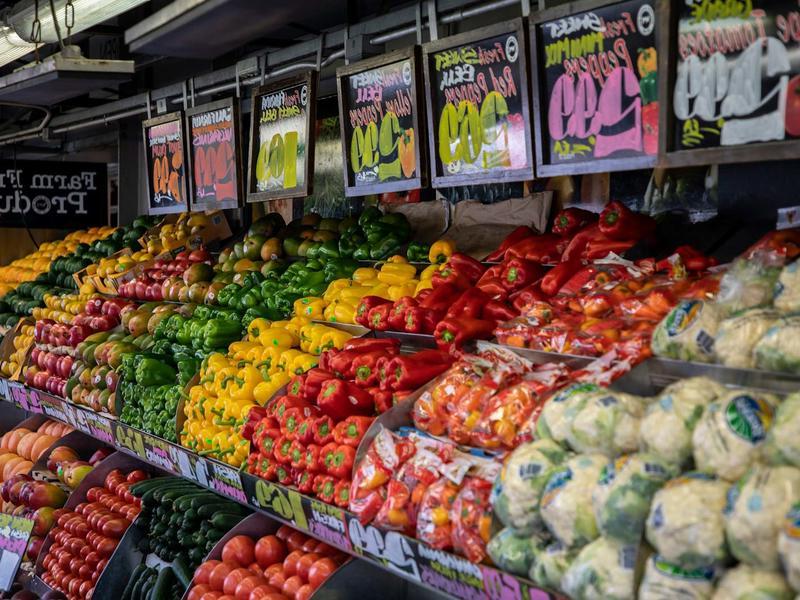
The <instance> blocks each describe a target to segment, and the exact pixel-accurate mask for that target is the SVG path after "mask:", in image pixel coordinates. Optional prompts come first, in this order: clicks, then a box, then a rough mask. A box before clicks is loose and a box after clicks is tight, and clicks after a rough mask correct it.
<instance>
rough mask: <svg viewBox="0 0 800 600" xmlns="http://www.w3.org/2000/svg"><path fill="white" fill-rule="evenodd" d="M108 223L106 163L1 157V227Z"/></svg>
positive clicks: (45, 227) (77, 226)
mask: <svg viewBox="0 0 800 600" xmlns="http://www.w3.org/2000/svg"><path fill="white" fill-rule="evenodd" d="M107 224H108V169H107V167H106V165H104V164H98V163H84V162H51V161H44V160H16V161H14V160H0V227H30V228H32V229H38V228H42V229H47V228H55V229H83V228H85V227H93V226H100V225H107Z"/></svg>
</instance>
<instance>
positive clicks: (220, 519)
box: [211, 513, 242, 531]
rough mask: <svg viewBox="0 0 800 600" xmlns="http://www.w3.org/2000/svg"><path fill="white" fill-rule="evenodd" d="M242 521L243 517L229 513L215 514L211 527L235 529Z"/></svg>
mask: <svg viewBox="0 0 800 600" xmlns="http://www.w3.org/2000/svg"><path fill="white" fill-rule="evenodd" d="M241 520H242V517H241V516H239V515H232V514H229V513H215V514H214V516H213V517H211V525H213V526H214V527H216V528H217V529H224V530H226V531H227V530H228V529H231V528H232V527H235V526H236V525H238V524H239V521H241Z"/></svg>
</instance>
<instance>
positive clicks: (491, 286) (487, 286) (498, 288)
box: [475, 277, 508, 300]
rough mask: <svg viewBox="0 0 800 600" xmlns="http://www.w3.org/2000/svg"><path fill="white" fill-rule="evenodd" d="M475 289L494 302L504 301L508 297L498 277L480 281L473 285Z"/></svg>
mask: <svg viewBox="0 0 800 600" xmlns="http://www.w3.org/2000/svg"><path fill="white" fill-rule="evenodd" d="M475 287H477V288H478V289H480V290H481V291H482V292H483V293H484V294H486V295H487V296H489V298H493V299H495V300H505V299H506V296H508V290H507V289H506V286H504V285H503V280H502V279H500V278H499V277H490V278H489V279H481V280H480V281H479V282H478V283H476V284H475Z"/></svg>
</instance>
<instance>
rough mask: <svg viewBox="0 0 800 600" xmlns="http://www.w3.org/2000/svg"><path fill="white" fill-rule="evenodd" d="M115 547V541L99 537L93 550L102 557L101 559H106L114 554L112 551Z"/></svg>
mask: <svg viewBox="0 0 800 600" xmlns="http://www.w3.org/2000/svg"><path fill="white" fill-rule="evenodd" d="M116 547H117V540H113V539H111V538H107V537H101V538H100V539H99V540H98V542H97V545H96V546H95V550H97V553H98V554H99V555H100V556H102V557H103V558H108V557H109V556H111V555H112V554H113V553H114V549H115V548H116Z"/></svg>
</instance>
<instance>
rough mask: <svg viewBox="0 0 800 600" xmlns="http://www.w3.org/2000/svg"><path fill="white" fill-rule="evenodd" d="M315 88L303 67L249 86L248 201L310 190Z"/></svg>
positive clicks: (314, 76) (313, 75) (310, 74)
mask: <svg viewBox="0 0 800 600" xmlns="http://www.w3.org/2000/svg"><path fill="white" fill-rule="evenodd" d="M316 89H317V73H316V72H315V71H308V72H307V73H304V74H302V75H298V76H296V77H291V78H288V79H283V80H280V81H276V82H275V83H270V84H267V85H264V86H261V87H259V88H256V89H255V90H254V91H253V113H252V115H253V116H252V119H251V127H250V169H249V175H248V186H247V201H248V202H262V201H264V200H269V199H272V198H298V197H301V196H307V195H308V194H310V193H311V191H312V179H313V165H314V134H315V131H314V127H315V123H316V120H315V114H316V110H315V107H316V102H317V93H316Z"/></svg>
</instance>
